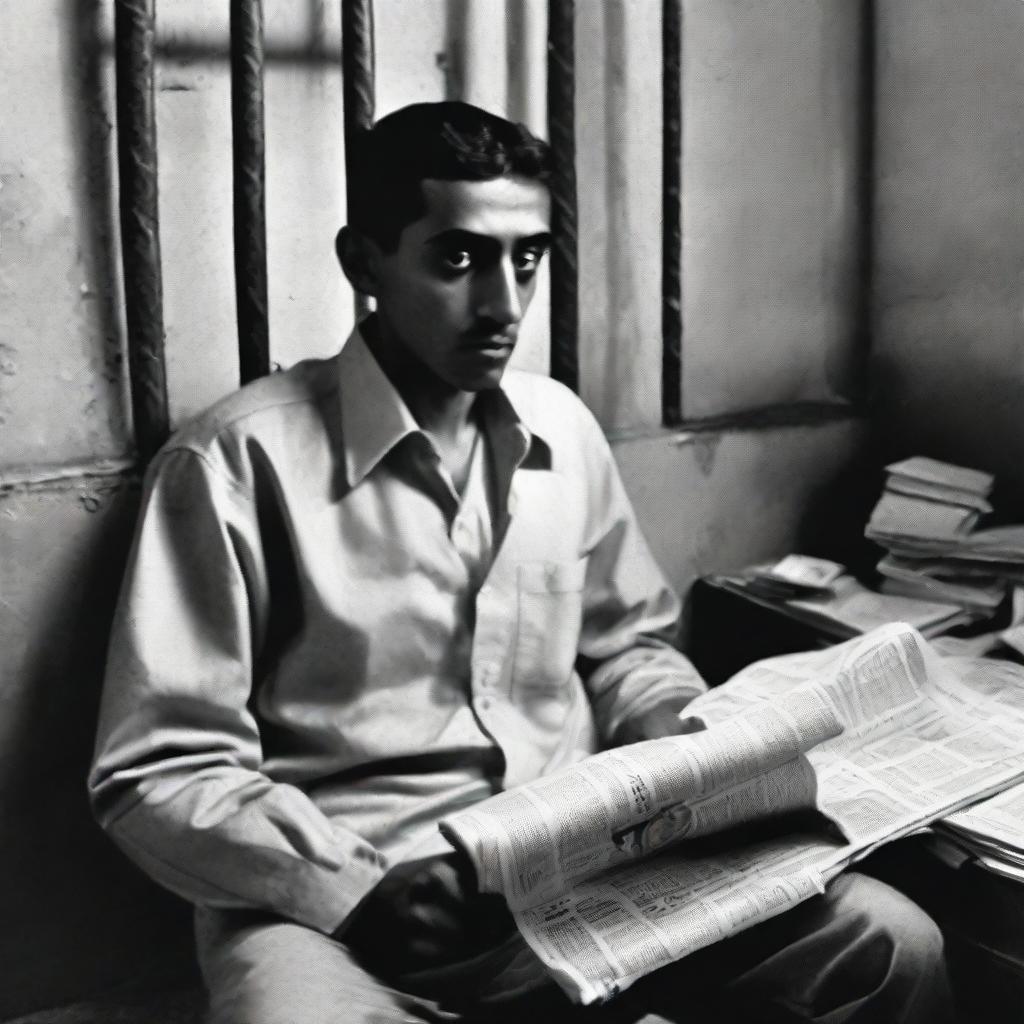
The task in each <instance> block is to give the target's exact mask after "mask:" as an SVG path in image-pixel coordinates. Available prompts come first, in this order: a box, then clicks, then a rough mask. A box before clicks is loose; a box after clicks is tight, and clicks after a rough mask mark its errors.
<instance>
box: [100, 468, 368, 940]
mask: <svg viewBox="0 0 1024 1024" xmlns="http://www.w3.org/2000/svg"><path fill="white" fill-rule="evenodd" d="M268 605H269V597H268V587H267V580H266V567H265V565H264V563H263V558H262V555H261V548H260V544H259V539H258V525H257V522H256V514H255V509H254V504H253V502H252V499H251V495H250V494H248V493H247V492H246V490H245V488H244V487H243V486H241V485H240V484H238V483H237V482H236V481H234V480H231V479H229V478H228V476H226V475H225V474H224V473H223V472H222V471H221V470H220V469H219V468H215V467H214V466H213V465H212V464H211V463H210V462H209V461H208V460H207V458H206V457H205V456H204V455H202V454H201V453H199V452H196V451H192V450H190V449H187V448H177V449H171V450H168V451H165V452H164V453H163V454H162V455H161V456H159V457H158V460H157V461H156V462H155V463H154V464H153V466H152V467H151V471H150V474H149V476H148V478H147V484H146V487H145V488H144V496H143V509H142V514H141V516H140V525H139V528H138V530H137V534H136V538H135V542H134V545H133V549H132V553H131V556H130V560H129V567H128V571H127V575H126V578H125V582H124V584H123V588H122V593H121V598H120V603H119V606H118V610H117V613H116V617H115V623H114V628H113V632H112V636H111V643H110V656H109V660H108V667H107V677H106V683H105V689H104V696H103V703H102V708H101V713H100V724H99V731H98V737H97V745H96V753H95V759H94V763H93V768H92V771H91V773H90V777H89V789H90V797H91V800H92V802H93V806H94V809H95V813H96V815H97V818H98V819H99V821H100V823H101V824H102V825H103V826H104V828H105V829H106V830H107V831H108V832H109V834H110V835H111V836H112V838H113V839H114V840H115V841H116V842H117V843H118V844H119V845H120V846H121V847H122V848H123V849H124V850H125V852H126V853H127V854H128V855H129V856H130V857H131V858H132V859H133V860H135V861H136V862H137V863H138V864H139V865H140V866H141V867H142V868H143V869H144V870H146V871H147V872H148V873H149V874H150V875H152V876H153V877H154V878H155V879H156V880H157V881H159V882H161V883H162V884H163V885H165V886H167V887H168V888H169V889H171V890H173V891H175V892H177V893H178V894H180V895H181V896H183V897H185V898H186V899H188V900H191V901H193V902H195V903H200V904H207V905H211V906H218V907H249V908H259V909H265V910H268V911H272V912H274V913H277V914H279V915H281V916H283V917H286V918H290V919H292V920H295V921H298V922H299V923H302V924H305V925H307V926H309V927H312V928H316V929H318V930H320V931H323V932H331V931H333V930H334V929H335V928H336V927H337V926H338V925H339V924H341V923H342V922H343V921H344V919H345V918H346V917H347V916H348V914H349V913H350V912H351V911H352V910H353V909H354V907H355V906H356V904H357V903H358V902H359V901H360V900H361V899H362V897H363V896H364V895H365V894H366V893H367V892H368V891H369V890H370V889H372V888H373V887H374V885H376V883H377V881H378V880H379V879H380V877H381V875H382V874H383V872H384V863H383V858H382V857H381V856H380V855H379V854H378V853H377V851H376V850H374V849H373V847H372V846H371V845H370V844H368V843H367V842H366V841H364V840H363V839H362V838H361V837H360V836H359V835H357V834H355V833H354V832H351V831H348V830H347V829H345V828H344V827H341V826H339V825H338V824H337V823H336V822H331V821H330V820H328V818H327V817H326V816H325V815H324V814H323V813H322V812H321V811H320V810H319V809H318V808H317V807H316V806H315V805H314V803H313V802H312V801H311V800H310V799H309V798H308V797H307V796H306V795H305V793H303V792H302V791H301V790H300V789H299V788H297V787H295V786H292V785H289V784H285V783H282V782H275V781H273V780H271V779H270V778H268V777H267V776H266V775H265V774H263V773H262V772H261V770H260V769H261V764H262V762H263V752H262V748H261V740H260V734H259V731H258V728H257V724H256V721H255V719H254V716H253V714H252V712H251V711H250V701H251V699H252V696H253V666H254V659H255V657H256V653H255V652H258V651H259V649H260V646H261V643H262V640H263V636H264V633H265V631H266V625H267V615H268Z"/></svg>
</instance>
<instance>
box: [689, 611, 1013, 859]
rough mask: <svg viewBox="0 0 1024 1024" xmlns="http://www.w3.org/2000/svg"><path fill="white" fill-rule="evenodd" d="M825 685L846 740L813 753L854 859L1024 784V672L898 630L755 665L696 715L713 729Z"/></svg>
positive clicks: (699, 704) (827, 803) (823, 798)
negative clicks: (810, 684)
mask: <svg viewBox="0 0 1024 1024" xmlns="http://www.w3.org/2000/svg"><path fill="white" fill-rule="evenodd" d="M808 673H810V674H811V676H813V675H815V674H818V673H820V675H818V678H819V685H820V687H821V689H822V691H823V692H824V693H825V694H826V696H827V699H829V700H830V701H833V702H834V706H835V708H836V713H837V715H838V716H839V718H840V720H841V721H842V723H843V726H844V731H843V733H842V735H840V736H837V737H835V738H833V739H829V740H828V741H826V742H824V743H822V744H820V745H819V746H818V747H817V748H816V749H815V750H813V751H811V752H810V753H809V754H808V759H809V761H810V762H811V764H812V765H813V766H814V768H815V771H816V773H817V778H818V790H819V797H818V800H819V806H820V807H821V809H822V811H824V812H825V813H826V814H827V815H828V816H829V817H830V818H832V819H833V820H834V821H836V822H837V823H838V824H839V825H840V827H841V828H842V829H843V831H844V833H845V834H846V835H847V837H848V838H849V840H850V850H849V854H850V860H854V859H859V858H861V857H864V856H866V855H867V854H868V853H870V852H871V851H872V850H873V849H875V848H876V847H877V846H878V845H880V844H881V843H883V842H888V841H890V840H892V839H894V838H897V837H899V836H901V835H906V834H907V833H909V832H912V831H914V830H915V829H917V828H920V827H921V826H922V825H925V824H927V823H929V822H932V821H935V820H936V819H938V818H942V817H944V816H945V815H947V814H950V813H952V812H954V811H956V810H958V809H960V808H963V807H966V806H968V805H969V804H972V803H976V802H977V801H979V800H981V799H983V798H985V797H987V796H990V795H991V794H994V793H998V792H1000V791H1002V790H1004V789H1006V788H1008V787H1009V786H1011V785H1013V784H1014V783H1015V782H1017V781H1018V780H1020V779H1021V778H1024V686H1022V683H1024V670H1022V669H1021V668H1020V667H1019V666H1015V665H1012V664H1009V663H1006V662H997V661H988V660H982V659H971V658H940V657H939V656H938V655H937V654H936V653H935V652H934V651H932V650H931V649H930V647H929V646H928V644H927V643H926V642H925V641H924V640H923V639H922V638H921V636H920V635H919V634H918V633H917V632H916V631H915V630H913V629H911V628H910V627H908V626H905V625H900V624H895V625H891V626H886V627H883V628H882V629H879V630H876V631H875V632H874V633H872V634H869V635H868V636H865V637H863V638H861V639H859V640H855V641H850V642H848V643H846V644H842V645H840V646H838V647H834V648H831V649H830V650H828V651H823V652H811V653H809V654H803V655H795V656H792V657H788V658H773V659H770V660H769V661H765V662H760V663H758V664H755V665H752V666H749V667H748V668H746V669H744V670H743V671H742V672H740V673H738V674H737V676H735V677H734V678H733V679H732V680H730V681H729V683H727V684H725V686H723V687H720V688H719V690H718V691H712V692H711V693H710V694H707V695H705V696H704V697H701V698H698V700H697V701H695V702H694V704H693V705H691V707H690V708H689V709H688V712H689V713H691V714H699V715H700V716H701V717H702V718H704V719H705V720H706V721H707V722H708V723H709V724H710V723H712V722H717V721H724V720H727V719H728V717H729V716H730V714H734V713H736V711H737V710H738V709H740V708H749V707H750V702H754V703H755V704H756V703H757V702H759V701H761V700H765V699H772V697H773V695H778V694H779V693H784V692H785V691H786V690H787V688H789V687H792V686H794V685H801V684H805V683H806V681H807V679H808Z"/></svg>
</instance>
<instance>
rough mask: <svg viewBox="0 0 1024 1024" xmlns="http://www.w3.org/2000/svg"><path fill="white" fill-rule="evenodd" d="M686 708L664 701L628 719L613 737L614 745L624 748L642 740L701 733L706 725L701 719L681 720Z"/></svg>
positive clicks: (674, 702) (683, 704)
mask: <svg viewBox="0 0 1024 1024" xmlns="http://www.w3.org/2000/svg"><path fill="white" fill-rule="evenodd" d="M685 706H686V704H685V703H682V704H681V703H679V702H678V701H664V702H662V703H661V704H656V705H655V706H654V707H653V708H649V709H648V710H647V711H644V712H643V713H642V714H639V715H636V716H634V717H633V718H627V719H626V721H624V722H623V723H622V725H620V726H619V728H618V729H617V730H616V732H615V735H614V736H613V737H612V745H613V746H617V747H624V746H626V744H627V743H639V742H640V741H641V740H658V739H661V738H662V737H664V736H681V735H684V734H686V733H691V732H701V730H703V729H704V723H703V722H702V721H700V719H698V718H680V712H681V711H682V710H683V708H684V707H685Z"/></svg>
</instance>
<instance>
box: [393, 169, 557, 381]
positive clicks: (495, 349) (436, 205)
mask: <svg viewBox="0 0 1024 1024" xmlns="http://www.w3.org/2000/svg"><path fill="white" fill-rule="evenodd" d="M422 188H423V195H424V199H425V202H426V213H425V214H424V216H423V217H421V218H420V219H419V220H417V221H415V222H413V223H412V224H409V225H407V226H406V227H405V229H404V230H403V231H402V234H401V237H400V238H399V242H398V246H397V247H396V249H395V251H394V252H390V253H385V252H380V251H377V253H376V257H375V259H374V265H375V272H374V285H375V298H376V300H377V318H378V323H379V325H380V331H381V335H382V339H383V340H385V341H386V342H387V343H388V344H389V345H390V346H392V347H394V348H400V349H402V350H403V351H404V353H405V354H406V355H408V356H410V357H412V359H414V360H415V361H417V362H419V363H420V364H422V367H423V368H424V369H425V370H427V371H429V372H430V373H432V374H433V375H434V377H436V378H438V379H439V380H440V381H441V382H443V383H444V384H446V385H448V386H449V387H451V388H452V389H454V390H458V391H479V390H481V389H484V388H492V387H496V386H497V385H498V383H499V381H500V380H501V376H502V374H503V373H504V371H505V367H506V365H507V363H508V360H509V357H510V356H511V355H512V350H513V348H514V347H515V343H516V338H517V335H518V333H519V324H520V322H521V321H522V318H523V315H524V314H525V313H526V310H527V307H528V306H529V304H530V300H531V299H532V298H533V293H534V290H535V288H536V285H537V278H536V275H537V269H538V267H539V265H540V262H541V259H542V257H543V255H544V253H545V251H546V250H547V247H548V244H549V241H550V235H549V218H550V201H549V198H548V192H547V188H546V187H545V186H544V185H543V184H541V183H540V182H536V181H531V180H528V179H525V178H516V177H506V178H495V179H493V180H491V181H437V180H433V179H431V180H428V181H424V182H423V183H422Z"/></svg>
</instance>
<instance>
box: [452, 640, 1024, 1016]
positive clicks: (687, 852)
mask: <svg viewBox="0 0 1024 1024" xmlns="http://www.w3.org/2000/svg"><path fill="white" fill-rule="evenodd" d="M1009 668H1014V666H1008V667H1007V670H1008V669H1009ZM1005 671H1006V670H1003V672H1004V674H1000V672H996V673H994V674H993V673H990V672H986V671H985V670H984V669H983V668H981V667H979V663H977V662H974V661H970V660H968V661H962V660H960V661H958V660H955V659H941V658H939V657H938V656H937V655H936V654H935V653H934V652H932V651H931V650H930V649H929V648H928V645H927V643H926V642H925V641H924V640H923V639H922V637H921V636H920V634H919V633H917V632H916V631H915V630H913V629H912V628H911V627H909V626H905V625H895V626H886V627H883V628H881V629H879V630H877V631H875V632H874V633H872V634H870V635H868V636H864V637H858V638H855V639H853V640H850V641H848V642H846V643H844V644H841V645H839V646H837V647H833V648H830V649H828V650H825V651H815V652H809V653H807V654H799V655H792V656H787V657H784V658H774V659H770V660H769V661H765V662H760V663H758V664H756V665H752V666H750V667H748V668H747V669H745V670H744V671H743V672H741V673H739V674H738V675H737V676H736V677H734V678H733V680H731V681H730V682H728V683H726V684H724V685H723V686H721V687H719V688H717V689H716V690H713V691H711V692H710V693H708V694H705V695H703V696H702V697H700V698H698V699H697V700H696V701H694V702H693V704H691V705H690V706H689V707H688V708H687V713H688V714H691V715H696V716H699V717H700V718H701V719H703V721H704V722H705V723H706V725H707V730H706V731H705V732H701V733H696V734H693V735H688V736H677V737H670V738H666V739H660V740H651V741H647V742H645V743H639V744H634V745H632V746H630V747H624V748H619V749H616V750H609V751H605V752H603V753H601V754H597V755H595V756H594V757H591V758H588V759H586V760H584V761H581V762H579V763H578V764H576V765H574V766H572V767H570V768H568V769H565V770H563V771H561V772H559V773H557V774H555V775H551V776H548V777H546V778H542V779H539V780H536V781H535V782H531V783H529V784H527V785H525V786H522V787H519V788H518V789H515V790H512V791H509V792H507V793H502V794H499V795H498V796H496V797H494V798H492V799H491V800H488V801H485V802H483V803H481V804H477V805H475V806H474V807H472V808H469V809H467V810H465V811H462V812H460V813H458V814H456V815H453V816H451V817H450V818H448V819H446V820H445V821H444V822H442V831H444V833H445V835H446V836H448V838H449V839H450V840H451V841H452V842H453V843H455V844H456V845H458V846H460V847H461V848H463V849H464V850H465V851H466V852H467V854H468V855H469V857H470V859H471V860H472V862H473V864H474V866H475V868H476V871H477V877H478V882H479V886H480V889H481V891H483V892H488V893H499V894H502V895H503V896H504V897H505V899H506V900H507V901H508V904H509V907H510V908H511V910H512V912H513V914H514V916H515V918H516V922H517V924H518V926H519V928H520V930H521V932H522V934H523V935H524V937H525V939H526V941H527V942H528V943H529V944H530V946H531V947H532V948H533V949H534V951H535V952H536V953H537V955H538V956H539V957H540V959H541V960H542V961H543V962H544V963H545V964H546V966H547V968H548V969H549V971H550V972H551V974H552V975H553V976H554V977H555V978H556V980H558V982H559V983H560V984H561V985H562V987H563V988H564V989H565V990H566V991H567V993H568V994H569V995H570V997H571V998H573V999H574V1000H576V1001H577V1002H580V1003H583V1004H589V1003H593V1002H599V1001H603V1000H605V999H608V998H610V997H612V996H613V995H615V994H616V993H617V992H619V991H621V990H623V989H625V988H626V987H628V986H629V985H631V984H633V983H634V982H635V981H637V980H638V979H639V978H641V977H643V976H644V975H645V974H647V973H649V972H651V971H653V970H656V969H657V968H659V967H661V966H664V965H665V964H668V963H670V962H672V961H674V960H677V959H679V958H680V957H683V956H686V955H687V954H689V953H691V952H693V951H695V950H697V949H700V948H701V947H703V946H707V945H710V944H711V943H714V942H716V941H718V940H719V939H722V938H724V937H726V936H728V935H731V934H734V933H735V932H738V931H740V930H742V929H744V928H747V927H750V926H751V925H753V924H756V923H758V922H760V921H764V920H767V919H768V918H770V917H773V916H775V915H776V914H779V913H782V912H783V911H785V910H786V909H788V908H790V907H792V906H795V905H796V904H798V903H800V902H801V901H802V900H805V899H807V898H809V897H811V896H813V895H814V894H816V893H820V892H822V891H823V890H824V887H825V885H826V884H827V882H828V881H829V880H830V879H831V878H832V877H834V876H835V875H836V874H837V873H838V872H839V871H841V870H842V869H843V868H844V867H845V866H847V865H848V864H850V863H851V862H853V861H854V860H857V859H859V858H860V857H862V856H865V855H866V854H867V853H868V852H870V851H871V850H872V849H874V848H875V847H877V846H878V845H880V844H881V843H883V842H887V841H889V840H891V839H893V838H896V837H897V836H901V835H905V834H907V833H909V832H912V831H915V830H917V829H918V828H920V827H921V826H923V825H925V824H927V823H928V822H931V821H934V820H935V819H937V818H941V817H943V816H945V815H947V814H949V813H951V812H952V811H954V810H957V809H959V808H962V807H965V806H967V805H968V804H970V803H973V802H976V801H977V800H979V799H981V798H984V797H987V796H990V795H992V794H994V793H996V792H998V791H999V790H1001V789H1005V788H1007V787H1009V786H1011V785H1013V784H1014V783H1015V782H1017V781H1020V780H1021V779H1024V687H1022V686H1021V682H1022V681H1024V672H1022V671H1021V670H1017V671H1018V675H1017V676H1015V677H1014V678H1013V679H1012V680H1011V679H1009V678H1008V677H1007V676H1005ZM1010 706H1012V708H1013V712H1012V713H1009V714H1008V713H1007V709H1008V707H1010Z"/></svg>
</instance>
